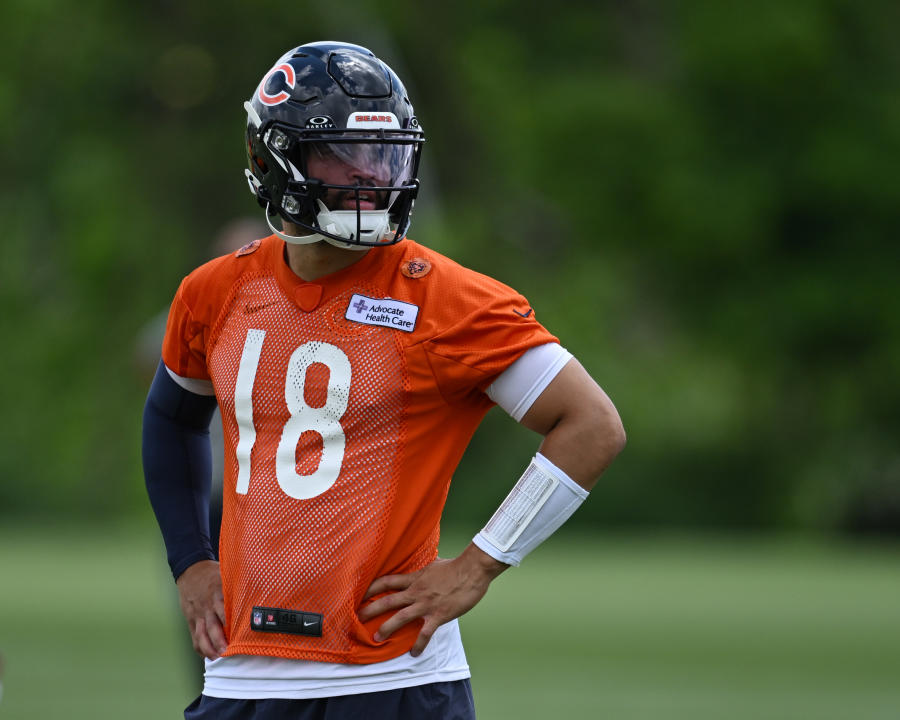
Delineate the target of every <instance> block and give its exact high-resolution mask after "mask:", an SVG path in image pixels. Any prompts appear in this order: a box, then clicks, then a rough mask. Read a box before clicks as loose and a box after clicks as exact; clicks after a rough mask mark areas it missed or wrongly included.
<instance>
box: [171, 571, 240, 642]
mask: <svg viewBox="0 0 900 720" xmlns="http://www.w3.org/2000/svg"><path fill="white" fill-rule="evenodd" d="M175 584H176V585H177V586H178V596H179V599H180V600H181V612H183V613H184V618H185V620H187V624H188V628H189V629H190V631H191V640H192V641H193V643H194V650H196V651H197V652H198V653H199V654H200V655H202V656H203V657H206V658H209V659H210V660H215V659H216V658H218V657H219V656H221V654H222V653H223V652H225V648H226V647H227V645H228V642H227V640H226V639H225V630H224V626H225V601H224V599H223V597H222V575H221V573H220V572H219V563H217V562H216V561H215V560H201V561H200V562H198V563H194V564H193V565H191V566H190V567H189V568H188V569H187V570H185V571H184V572H183V573H182V574H181V575H179V576H178V580H176V582H175Z"/></svg>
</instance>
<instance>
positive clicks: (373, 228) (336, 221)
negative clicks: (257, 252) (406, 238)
mask: <svg viewBox="0 0 900 720" xmlns="http://www.w3.org/2000/svg"><path fill="white" fill-rule="evenodd" d="M317 202H318V205H319V212H318V213H317V214H316V219H317V220H318V222H319V226H320V227H321V228H322V229H323V230H325V232H328V233H331V234H332V235H340V236H341V237H344V238H346V239H347V240H346V242H344V241H341V240H335V239H334V238H330V237H327V236H325V235H320V234H319V233H312V234H311V235H289V234H287V233H286V232H284V231H282V230H278V229H277V228H276V227H275V226H274V225H273V224H272V216H271V215H270V214H269V208H268V207H267V208H266V224H267V225H268V226H269V230H271V231H272V233H273V234H274V235H275V236H276V237H279V238H281V239H282V240H284V241H285V242H286V243H291V244H292V245H309V244H311V243H314V242H319V241H320V240H324V241H325V242H327V243H330V244H332V245H334V246H335V247H339V248H343V249H345V250H368V249H369V248H370V247H371V246H372V245H377V244H378V243H382V242H387V241H388V240H390V238H391V235H393V232H394V231H393V230H392V229H391V223H390V220H389V219H388V211H387V210H360V211H359V226H360V237H359V240H361V241H363V242H365V243H367V244H366V245H360V244H359V243H357V242H352V240H353V239H354V236H355V235H356V218H357V212H356V210H329V209H328V207H327V206H326V205H325V203H323V202H322V201H321V200H318V201H317Z"/></svg>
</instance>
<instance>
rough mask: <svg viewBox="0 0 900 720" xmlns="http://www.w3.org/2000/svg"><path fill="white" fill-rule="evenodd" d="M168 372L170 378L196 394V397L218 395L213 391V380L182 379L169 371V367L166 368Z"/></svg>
mask: <svg viewBox="0 0 900 720" xmlns="http://www.w3.org/2000/svg"><path fill="white" fill-rule="evenodd" d="M166 372H167V373H169V377H170V378H172V379H173V380H174V381H175V382H176V383H178V384H179V385H180V386H181V387H183V388H184V389H185V390H187V391H188V392H191V393H194V395H215V394H216V392H215V390H213V384H212V380H198V379H197V378H186V377H181V375H176V374H175V373H173V372H172V371H171V370H170V369H169V366H168V365H167V366H166Z"/></svg>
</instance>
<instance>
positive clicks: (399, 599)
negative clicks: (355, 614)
mask: <svg viewBox="0 0 900 720" xmlns="http://www.w3.org/2000/svg"><path fill="white" fill-rule="evenodd" d="M411 602H412V599H411V598H409V597H407V596H406V594H405V593H402V592H395V593H391V594H390V595H385V596H384V597H380V598H378V599H377V600H375V601H373V602H371V603H369V604H368V605H366V606H365V607H364V608H362V609H361V610H360V611H359V619H360V620H362V621H363V622H368V621H369V620H371V619H372V618H375V617H378V616H379V615H381V614H382V613H386V612H388V611H389V610H396V609H397V608H401V607H406V606H407V605H409V604H410V603H411Z"/></svg>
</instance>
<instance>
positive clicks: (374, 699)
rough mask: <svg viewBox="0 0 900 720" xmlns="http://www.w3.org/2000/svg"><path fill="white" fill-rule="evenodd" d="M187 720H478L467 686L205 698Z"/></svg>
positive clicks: (188, 711) (459, 683)
mask: <svg viewBox="0 0 900 720" xmlns="http://www.w3.org/2000/svg"><path fill="white" fill-rule="evenodd" d="M184 718H185V720H475V703H474V702H473V700H472V686H471V685H470V684H469V681H468V680H455V681H453V682H440V683H430V684H428V685H416V686H415V687H408V688H399V689H397V690H385V691H382V692H373V693H361V694H359V695H339V696H338V697H332V698H313V699H310V700H229V699H225V698H214V697H208V696H206V695H201V696H200V697H198V698H197V699H196V700H194V702H192V703H191V704H190V705H188V707H187V708H186V709H185V711H184Z"/></svg>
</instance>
